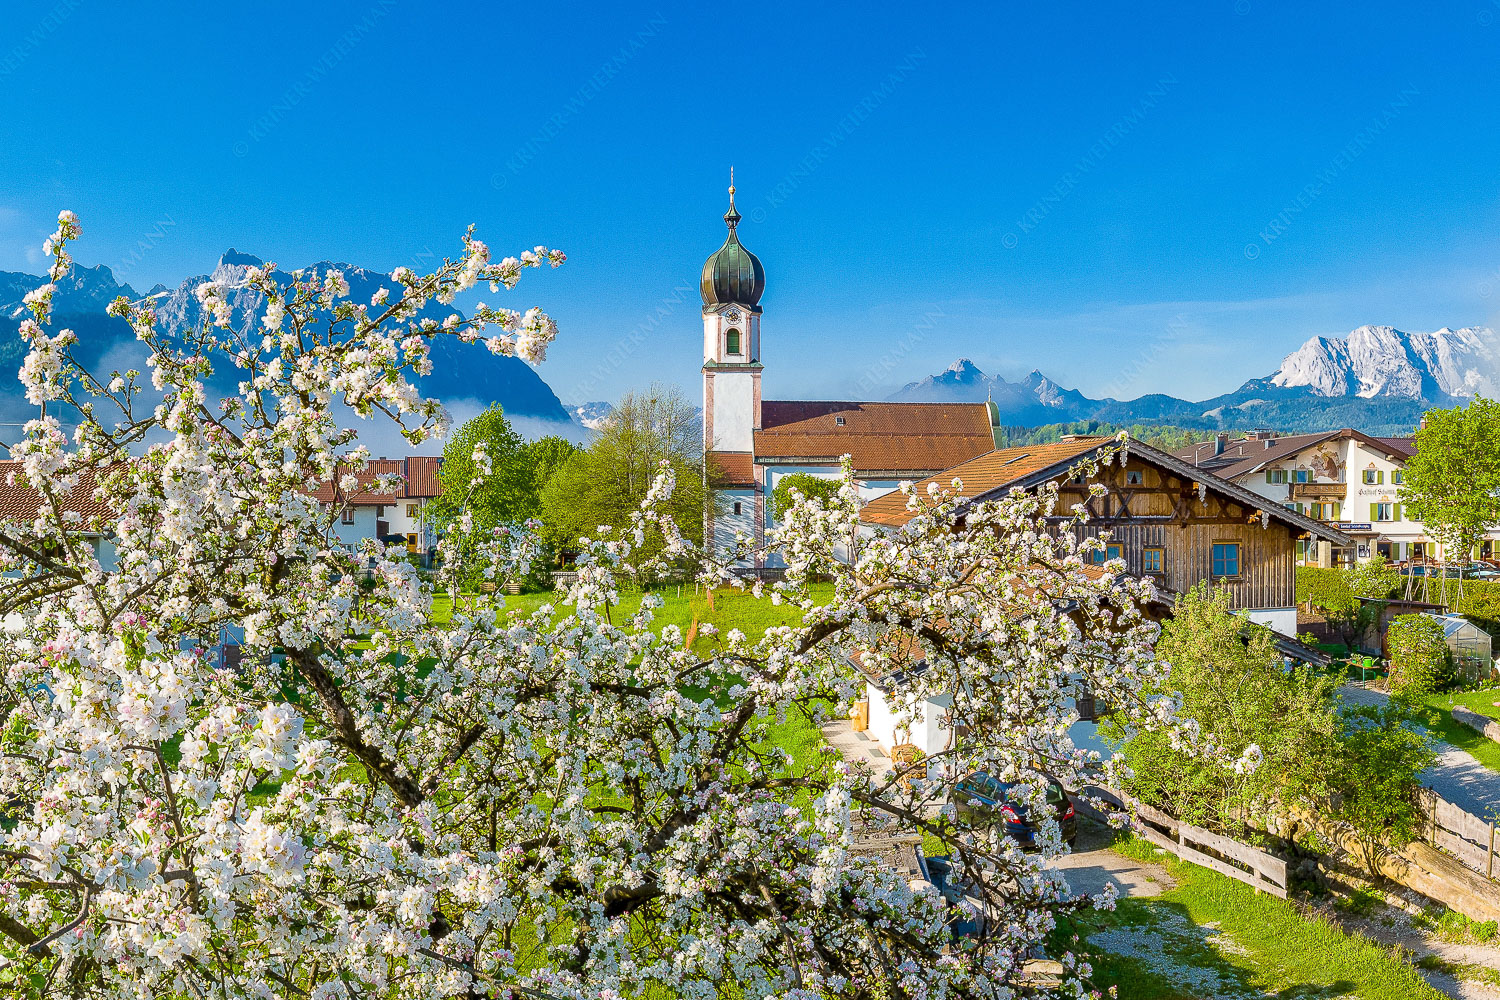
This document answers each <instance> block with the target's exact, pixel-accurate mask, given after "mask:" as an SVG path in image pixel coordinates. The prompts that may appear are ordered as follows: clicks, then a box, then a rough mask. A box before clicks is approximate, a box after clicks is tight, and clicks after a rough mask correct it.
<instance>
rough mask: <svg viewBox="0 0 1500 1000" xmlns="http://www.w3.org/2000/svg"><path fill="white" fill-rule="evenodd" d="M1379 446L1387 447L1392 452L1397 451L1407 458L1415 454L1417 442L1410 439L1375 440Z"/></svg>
mask: <svg viewBox="0 0 1500 1000" xmlns="http://www.w3.org/2000/svg"><path fill="white" fill-rule="evenodd" d="M1375 440H1377V441H1379V442H1380V443H1381V444H1384V445H1389V446H1390V449H1391V450H1392V451H1399V452H1400V453H1401V454H1402V455H1404V456H1405V457H1407V458H1411V457H1412V456H1413V455H1415V454H1416V453H1417V442H1416V439H1415V438H1412V437H1393V438H1376V439H1375Z"/></svg>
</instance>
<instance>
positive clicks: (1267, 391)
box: [890, 326, 1500, 434]
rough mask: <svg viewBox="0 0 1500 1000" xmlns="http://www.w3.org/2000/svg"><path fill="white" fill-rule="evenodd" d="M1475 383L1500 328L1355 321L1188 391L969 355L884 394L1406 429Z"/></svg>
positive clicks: (1163, 417) (1124, 419)
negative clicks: (1125, 387) (1084, 380)
mask: <svg viewBox="0 0 1500 1000" xmlns="http://www.w3.org/2000/svg"><path fill="white" fill-rule="evenodd" d="M1476 393H1482V394H1484V395H1487V396H1494V395H1496V394H1497V393H1500V337H1497V336H1496V333H1495V331H1493V330H1490V329H1488V328H1486V327H1464V328H1462V329H1459V330H1450V329H1448V328H1446V327H1445V328H1444V329H1441V330H1438V331H1436V332H1434V333H1406V332H1403V331H1401V330H1397V329H1394V328H1392V327H1389V326H1362V327H1360V328H1359V329H1357V330H1354V331H1353V332H1351V333H1350V334H1349V336H1347V337H1314V338H1312V339H1311V340H1309V341H1307V343H1305V344H1303V345H1302V346H1301V347H1299V348H1298V349H1297V350H1295V351H1293V352H1292V353H1291V354H1289V355H1287V356H1286V358H1285V359H1284V360H1283V361H1282V363H1281V366H1280V367H1279V368H1278V369H1277V370H1276V371H1275V372H1273V373H1272V374H1270V375H1268V376H1265V377H1264V378H1254V379H1250V380H1248V381H1246V382H1245V383H1244V384H1243V385H1241V386H1240V387H1239V388H1238V389H1236V390H1235V391H1234V392H1229V393H1225V394H1224V395H1222V396H1215V397H1214V398H1212V399H1205V400H1199V401H1192V400H1186V399H1178V398H1177V397H1175V396H1167V395H1163V394H1159V393H1158V394H1151V395H1146V396H1141V397H1139V398H1137V399H1130V400H1116V399H1090V398H1089V397H1087V396H1085V395H1083V394H1082V393H1080V392H1078V391H1076V390H1073V389H1067V388H1064V387H1063V386H1060V385H1058V384H1057V383H1056V382H1054V381H1052V380H1051V379H1049V378H1047V377H1046V376H1045V375H1043V374H1041V373H1040V372H1037V371H1033V372H1031V373H1030V374H1029V375H1027V376H1026V377H1025V378H1023V379H1021V380H1020V381H1018V382H1007V381H1006V380H1005V379H1004V378H1001V377H1000V376H998V375H986V374H985V373H984V372H983V371H981V370H980V368H979V366H978V365H976V364H974V362H972V361H970V360H969V359H968V358H960V359H959V360H958V361H955V362H954V363H953V364H952V365H951V366H949V367H948V368H947V369H946V370H945V371H942V372H939V373H938V374H936V375H931V376H928V377H927V378H924V379H920V380H918V381H916V382H909V383H907V384H906V385H905V386H903V387H902V388H901V389H900V390H899V391H898V392H896V393H895V394H894V395H892V396H891V397H890V398H891V399H893V400H902V401H907V402H935V403H937V402H983V401H984V400H990V401H992V402H993V403H994V404H995V405H996V408H997V409H998V410H999V418H1000V421H1001V422H1002V423H1005V424H1011V425H1037V424H1048V423H1066V422H1071V421H1079V420H1098V421H1104V422H1108V423H1112V424H1120V425H1128V424H1133V423H1154V424H1174V425H1177V426H1180V427H1197V428H1224V429H1235V428H1250V427H1274V428H1276V429H1278V430H1323V429H1327V428H1332V427H1358V428H1361V429H1362V430H1366V431H1370V432H1374V433H1391V434H1404V433H1408V432H1409V431H1410V430H1411V428H1412V427H1414V426H1415V425H1416V423H1417V422H1418V421H1419V420H1420V419H1421V416H1422V413H1423V411H1425V410H1427V409H1430V408H1432V407H1434V406H1453V405H1456V404H1460V403H1462V402H1463V401H1464V400H1465V399H1467V398H1468V397H1471V396H1473V395H1474V394H1476Z"/></svg>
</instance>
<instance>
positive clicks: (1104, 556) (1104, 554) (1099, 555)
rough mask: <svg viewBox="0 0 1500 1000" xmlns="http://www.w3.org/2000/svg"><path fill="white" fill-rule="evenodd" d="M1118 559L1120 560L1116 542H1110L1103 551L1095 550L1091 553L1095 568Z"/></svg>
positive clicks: (1118, 547)
mask: <svg viewBox="0 0 1500 1000" xmlns="http://www.w3.org/2000/svg"><path fill="white" fill-rule="evenodd" d="M1118 558H1120V546H1119V543H1118V542H1110V543H1109V544H1107V545H1105V546H1104V548H1103V549H1095V550H1094V552H1093V562H1094V565H1096V566H1102V565H1103V564H1104V563H1107V562H1109V561H1110V560H1111V559H1118Z"/></svg>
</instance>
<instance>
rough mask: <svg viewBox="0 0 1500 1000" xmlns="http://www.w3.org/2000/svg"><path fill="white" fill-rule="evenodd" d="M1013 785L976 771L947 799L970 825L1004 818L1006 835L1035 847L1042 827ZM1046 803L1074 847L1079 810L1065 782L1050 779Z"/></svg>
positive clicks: (1067, 839)
mask: <svg viewBox="0 0 1500 1000" xmlns="http://www.w3.org/2000/svg"><path fill="white" fill-rule="evenodd" d="M1011 787H1012V786H1011V785H1009V784H1007V783H1005V782H1003V781H999V780H998V779H996V778H992V777H990V776H989V775H988V774H985V773H984V772H983V771H975V772H974V773H973V774H971V775H969V776H968V777H966V778H964V779H963V780H962V781H960V782H959V783H958V784H957V785H955V786H954V787H953V791H952V792H950V793H949V794H948V802H949V803H950V804H951V805H952V806H953V807H954V809H955V810H956V811H957V812H958V816H959V818H960V819H962V820H964V821H965V822H967V823H969V824H970V825H971V826H992V825H994V824H995V823H996V822H1004V824H1005V833H1006V836H1008V837H1010V838H1011V839H1012V840H1014V841H1016V842H1017V843H1019V844H1020V845H1021V846H1022V847H1035V846H1036V844H1037V834H1038V833H1039V832H1040V830H1041V827H1040V824H1039V823H1038V822H1036V821H1035V820H1033V819H1032V818H1031V817H1030V816H1028V815H1027V810H1026V807H1025V806H1023V805H1020V804H1018V803H1017V802H1016V801H1015V800H1014V798H1013V797H1012V796H1011V795H1010V790H1011ZM1047 804H1048V805H1049V806H1051V807H1052V809H1053V814H1054V815H1055V816H1056V817H1057V823H1058V826H1060V827H1061V828H1062V836H1063V840H1065V841H1067V842H1068V846H1069V847H1072V846H1073V844H1074V842H1075V841H1077V839H1078V814H1077V813H1076V812H1074V810H1073V802H1072V800H1071V799H1069V798H1068V793H1067V792H1065V791H1063V787H1062V785H1060V784H1058V783H1057V782H1056V781H1054V780H1051V779H1048V786H1047Z"/></svg>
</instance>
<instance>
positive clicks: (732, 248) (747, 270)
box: [700, 181, 766, 311]
mask: <svg viewBox="0 0 1500 1000" xmlns="http://www.w3.org/2000/svg"><path fill="white" fill-rule="evenodd" d="M724 224H725V225H727V226H728V227H729V238H728V239H726V240H725V241H724V245H723V246H721V247H719V249H718V250H717V251H715V252H714V255H713V256H712V257H709V258H708V260H706V261H704V263H703V281H702V283H701V286H700V287H701V289H702V291H703V304H704V305H705V306H709V307H712V306H723V305H728V304H729V303H731V302H734V303H738V304H739V305H742V306H749V307H751V308H752V309H755V310H756V311H759V308H760V306H759V303H760V296H761V293H763V292H764V291H765V290H766V269H765V268H763V267H761V266H760V258H758V257H756V256H755V254H753V253H751V252H750V251H749V250H746V249H745V247H744V246H743V244H741V243H740V238H739V236H737V235H735V231H734V230H735V227H736V226H738V225H739V224H740V213H739V212H736V211H735V210H734V183H733V181H731V182H730V185H729V211H727V212H725V213H724Z"/></svg>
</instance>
